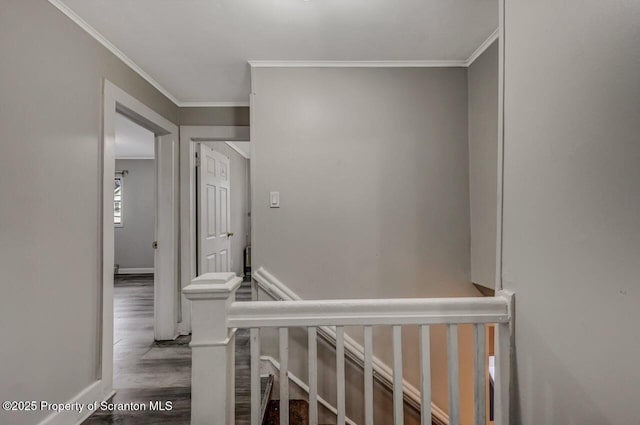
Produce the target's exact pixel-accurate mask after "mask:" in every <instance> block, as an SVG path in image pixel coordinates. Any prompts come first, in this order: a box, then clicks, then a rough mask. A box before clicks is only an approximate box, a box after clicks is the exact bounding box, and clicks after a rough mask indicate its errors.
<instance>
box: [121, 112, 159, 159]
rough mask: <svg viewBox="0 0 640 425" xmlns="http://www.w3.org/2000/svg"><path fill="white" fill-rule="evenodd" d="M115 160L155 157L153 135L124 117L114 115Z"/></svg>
mask: <svg viewBox="0 0 640 425" xmlns="http://www.w3.org/2000/svg"><path fill="white" fill-rule="evenodd" d="M115 154H116V158H118V159H124V158H126V159H148V158H153V157H154V155H155V135H154V134H153V132H152V131H150V130H147V129H146V128H144V127H142V126H140V125H138V124H136V123H134V122H133V121H131V120H130V119H129V118H127V117H125V116H124V115H120V114H116V148H115Z"/></svg>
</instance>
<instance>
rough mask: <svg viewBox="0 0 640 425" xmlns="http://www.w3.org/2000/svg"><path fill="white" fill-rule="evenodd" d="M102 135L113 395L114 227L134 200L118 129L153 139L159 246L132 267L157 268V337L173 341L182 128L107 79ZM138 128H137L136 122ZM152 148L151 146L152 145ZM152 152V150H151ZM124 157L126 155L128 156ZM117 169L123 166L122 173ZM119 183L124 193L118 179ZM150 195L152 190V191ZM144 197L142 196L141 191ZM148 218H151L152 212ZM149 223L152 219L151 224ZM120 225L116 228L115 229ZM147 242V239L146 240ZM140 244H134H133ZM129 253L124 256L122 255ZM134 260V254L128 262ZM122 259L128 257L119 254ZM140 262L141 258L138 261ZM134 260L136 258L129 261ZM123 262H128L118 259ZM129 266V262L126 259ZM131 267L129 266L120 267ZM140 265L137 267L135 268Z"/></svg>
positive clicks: (107, 366) (104, 361)
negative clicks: (118, 150) (120, 152)
mask: <svg viewBox="0 0 640 425" xmlns="http://www.w3.org/2000/svg"><path fill="white" fill-rule="evenodd" d="M103 99H104V104H103V138H102V152H101V154H102V158H101V164H102V173H101V174H102V176H101V181H102V184H101V192H102V195H101V197H100V199H101V222H102V226H101V231H100V237H101V255H100V257H99V258H100V260H101V264H100V269H101V276H100V277H101V279H100V282H101V286H102V291H101V298H100V300H99V311H100V316H99V319H100V327H99V334H100V338H99V341H100V350H99V359H98V376H99V379H100V381H101V384H102V387H103V391H104V394H105V395H107V396H108V395H111V394H113V387H114V385H113V381H114V379H113V378H114V377H113V371H114V342H116V341H114V271H115V270H116V269H115V265H116V262H115V242H116V235H115V232H116V231H118V228H117V227H116V226H121V228H123V229H124V228H126V227H127V224H129V225H131V224H132V223H131V222H130V221H129V219H130V218H131V216H130V215H127V208H132V205H131V204H130V203H128V202H129V201H132V200H133V198H131V195H133V193H129V191H128V189H133V187H129V183H131V184H133V182H132V180H129V178H133V176H132V174H131V172H132V170H131V168H133V166H134V165H133V164H132V163H126V164H124V165H123V163H122V162H120V163H118V167H116V164H117V159H116V158H117V155H116V136H117V135H116V128H117V126H118V123H119V124H120V125H125V126H131V128H132V129H135V130H134V131H140V132H142V131H145V132H146V134H147V135H148V137H149V138H152V139H153V157H154V160H153V162H154V164H153V178H152V180H153V181H154V186H155V189H154V188H151V196H152V198H153V203H152V205H153V216H154V219H153V222H154V225H153V227H152V228H153V233H154V238H153V240H151V241H150V242H151V243H155V244H156V246H157V249H156V250H154V251H153V253H152V254H151V256H152V257H153V258H154V261H153V265H152V266H151V267H148V265H149V252H147V253H146V255H147V257H146V258H143V259H139V261H142V262H140V263H139V264H144V266H141V267H129V271H133V272H140V271H143V272H145V271H149V270H151V271H153V273H154V279H153V338H154V339H155V340H172V339H174V338H176V336H177V335H178V333H177V328H178V322H179V321H180V306H181V304H180V302H179V294H180V285H179V279H178V277H179V276H178V264H179V261H178V260H179V259H178V252H179V250H178V236H179V233H178V231H179V226H178V222H179V221H178V193H179V192H178V188H179V187H178V186H179V184H178V165H179V164H178V127H177V126H176V125H174V124H173V123H171V122H170V121H168V120H167V119H165V118H163V117H162V116H160V115H159V114H157V113H156V112H155V111H153V110H151V109H150V108H149V107H147V106H146V105H144V104H142V103H141V102H139V101H138V100H137V99H135V98H133V97H132V96H130V95H129V94H127V93H126V92H124V91H123V90H121V89H120V88H118V87H117V86H115V85H114V84H112V83H111V82H109V81H107V80H105V81H104V86H103ZM134 125H135V126H137V127H133V126H134ZM147 149H149V146H147ZM147 152H148V150H147ZM120 156H121V158H120V159H121V160H122V159H123V158H122V156H123V155H120ZM116 171H120V173H119V175H117V174H116ZM117 183H119V185H120V187H119V189H120V190H119V192H118V191H117V189H116V184H117ZM147 195H149V194H148V193H147ZM139 196H141V195H139ZM146 220H150V218H149V217H147V218H146ZM146 224H147V225H149V224H150V223H148V222H147V223H146ZM114 227H116V228H114ZM147 243H148V241H147ZM134 249H135V248H134ZM123 258H124V257H123ZM130 260H133V259H132V258H130V256H128V257H127V261H130ZM119 261H123V260H121V259H119ZM135 261H138V260H135ZM129 264H134V263H129ZM119 265H120V266H122V265H124V264H119ZM127 265H128V264H127ZM122 269H125V271H126V269H127V267H122V268H120V270H119V271H120V272H122V271H123V270H122ZM136 269H138V270H136Z"/></svg>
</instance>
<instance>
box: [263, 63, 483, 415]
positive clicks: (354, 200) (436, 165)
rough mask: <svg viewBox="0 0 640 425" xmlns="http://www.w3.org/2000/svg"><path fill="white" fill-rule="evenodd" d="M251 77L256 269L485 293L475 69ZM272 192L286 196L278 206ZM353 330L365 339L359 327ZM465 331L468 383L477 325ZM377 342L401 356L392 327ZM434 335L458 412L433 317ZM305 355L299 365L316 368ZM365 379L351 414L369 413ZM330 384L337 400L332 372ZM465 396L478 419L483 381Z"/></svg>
mask: <svg viewBox="0 0 640 425" xmlns="http://www.w3.org/2000/svg"><path fill="white" fill-rule="evenodd" d="M252 85H253V88H252V91H253V93H255V95H254V98H253V109H252V114H253V117H252V119H253V121H252V143H253V144H254V152H253V154H254V156H253V157H252V162H253V168H252V173H253V176H252V177H253V206H252V209H253V223H252V229H253V236H254V238H253V241H254V245H253V255H254V257H253V259H254V267H256V268H257V267H259V266H264V267H265V268H266V269H267V270H269V271H270V272H271V273H273V274H274V275H275V276H276V277H278V278H279V279H280V280H282V281H283V282H284V283H285V284H286V285H288V286H289V287H290V288H291V289H293V290H294V291H296V292H297V293H298V294H299V295H300V296H302V297H303V298H308V299H322V298H362V297H373V298H385V297H438V296H473V295H477V292H476V290H475V289H474V288H473V287H472V285H471V284H470V283H469V282H470V270H469V264H470V260H469V232H470V229H469V175H468V165H469V158H468V141H467V75H466V70H465V69H461V68H458V69H455V68H450V69H446V68H441V69H436V68H430V69H398V68H394V69H392V68H377V69H374V68H351V69H347V68H337V69H332V68H306V69H295V68H282V69H274V68H270V69H266V68H261V69H256V70H254V74H253V80H252ZM270 191H279V192H280V196H281V200H280V201H281V208H279V209H271V208H269V206H268V201H269V192H270ZM348 333H349V334H350V335H351V336H353V337H355V338H356V339H360V338H361V330H360V329H349V330H348ZM461 334H462V338H461V347H462V351H461V353H463V354H462V356H461V358H462V360H461V376H462V380H463V382H465V383H467V384H469V385H467V389H470V388H472V386H471V385H470V383H471V381H470V378H471V358H470V355H471V350H470V330H469V329H462V330H461ZM375 341H376V343H375V354H376V356H378V357H379V358H381V359H382V360H384V361H385V362H386V363H387V364H391V351H390V333H389V332H388V329H377V330H376V333H375ZM417 341H418V340H417V332H416V331H415V329H407V330H406V331H405V334H404V343H405V348H406V351H405V357H404V360H405V377H406V378H407V379H409V380H410V381H411V382H413V383H414V384H418V376H419V375H418V373H417V372H418V364H417V361H418V358H417V350H416V349H415V348H416V347H417ZM432 347H433V349H432V353H431V354H432V361H433V365H434V366H433V368H432V373H433V377H434V382H435V385H434V387H433V391H434V401H435V402H436V404H438V405H439V406H440V407H442V408H444V409H445V410H446V408H447V395H446V392H447V386H446V353H445V333H444V329H443V328H440V327H435V329H433V336H432ZM292 350H298V348H292ZM301 350H303V348H301ZM465 350H466V351H465ZM467 354H468V356H467ZM299 358H302V359H304V358H305V357H304V356H302V357H300V356H295V359H299ZM295 359H294V358H293V356H292V360H291V362H292V364H291V367H292V370H293V371H294V373H300V375H299V376H305V375H304V374H303V372H304V367H305V366H304V365H303V364H301V363H302V362H299V360H295ZM298 363H300V364H298ZM327 364H328V365H329V366H328V367H330V365H331V364H332V363H331V361H329V360H328V361H327ZM296 368H298V369H300V370H296ZM321 375H322V378H321V379H324V380H330V379H332V378H331V376H332V372H331V371H327V372H326V373H322V374H321ZM353 385H354V388H352V390H353V396H352V397H350V400H351V401H350V403H352V404H351V406H352V409H350V411H349V414H350V415H352V416H354V419H355V420H356V421H360V422H361V419H362V418H361V416H360V415H361V414H362V411H361V410H362V409H361V404H359V402H358V401H357V393H358V392H359V391H360V388H361V386H359V385H358V384H357V381H354V382H353ZM321 386H322V388H323V389H324V390H326V391H328V394H326V396H327V397H328V398H329V400H332V399H334V395H333V394H331V392H332V391H333V388H334V387H333V386H332V385H331V384H330V382H329V381H327V383H326V384H321ZM462 400H463V403H464V405H465V408H466V409H465V411H464V414H463V418H464V419H465V421H469V420H470V417H469V416H468V414H469V413H470V409H468V407H469V406H470V402H471V391H463V392H462ZM387 419H388V418H387Z"/></svg>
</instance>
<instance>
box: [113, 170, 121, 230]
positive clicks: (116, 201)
mask: <svg viewBox="0 0 640 425" xmlns="http://www.w3.org/2000/svg"><path fill="white" fill-rule="evenodd" d="M114 181H115V185H114V189H113V224H114V226H116V227H122V225H123V224H122V176H118V177H116V178H115V180H114Z"/></svg>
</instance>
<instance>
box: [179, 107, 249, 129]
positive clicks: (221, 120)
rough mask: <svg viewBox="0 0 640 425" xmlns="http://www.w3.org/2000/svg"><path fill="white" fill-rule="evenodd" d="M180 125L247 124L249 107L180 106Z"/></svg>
mask: <svg viewBox="0 0 640 425" xmlns="http://www.w3.org/2000/svg"><path fill="white" fill-rule="evenodd" d="M180 125H237V126H248V125H249V107H246V106H245V107H187V108H180Z"/></svg>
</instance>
